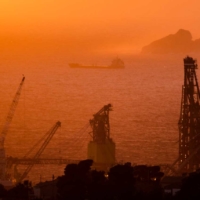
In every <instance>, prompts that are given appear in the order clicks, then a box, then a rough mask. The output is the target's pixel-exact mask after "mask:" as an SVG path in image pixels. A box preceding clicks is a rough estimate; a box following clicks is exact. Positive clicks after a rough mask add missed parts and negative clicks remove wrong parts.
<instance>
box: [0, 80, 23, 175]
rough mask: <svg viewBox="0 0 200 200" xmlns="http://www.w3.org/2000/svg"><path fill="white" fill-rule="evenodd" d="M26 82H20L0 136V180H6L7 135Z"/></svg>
mask: <svg viewBox="0 0 200 200" xmlns="http://www.w3.org/2000/svg"><path fill="white" fill-rule="evenodd" d="M24 80H25V77H23V78H22V80H21V82H20V85H19V87H18V89H17V92H16V94H15V96H14V98H13V101H12V104H11V106H10V109H9V112H8V115H7V117H6V123H5V124H4V126H3V129H2V132H1V134H0V179H5V170H6V154H5V149H4V141H5V137H6V134H7V132H8V129H9V127H10V124H11V121H12V119H13V116H14V113H15V110H16V107H17V104H18V101H19V98H20V94H21V90H22V86H23V84H24Z"/></svg>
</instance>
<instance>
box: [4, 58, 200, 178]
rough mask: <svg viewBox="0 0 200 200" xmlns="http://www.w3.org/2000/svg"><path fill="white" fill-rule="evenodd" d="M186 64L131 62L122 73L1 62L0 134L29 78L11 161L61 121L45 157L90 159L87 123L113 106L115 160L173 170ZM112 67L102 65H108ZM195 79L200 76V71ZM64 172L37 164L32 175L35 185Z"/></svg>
mask: <svg viewBox="0 0 200 200" xmlns="http://www.w3.org/2000/svg"><path fill="white" fill-rule="evenodd" d="M185 56H186V55H185ZM183 58H184V57H179V58H177V59H172V60H168V59H167V58H166V59H162V60H160V61H158V60H156V59H150V58H146V59H143V58H142V57H139V58H137V59H136V58H135V57H134V56H133V57H132V58H129V59H126V58H125V59H124V58H122V59H123V60H124V62H125V65H126V67H125V68H124V69H107V70H101V69H72V68H70V67H69V66H68V62H71V60H69V61H67V60H66V62H63V60H62V61H60V60H59V59H57V60H54V61H52V59H50V60H49V61H46V60H45V61H41V60H35V61H32V62H16V63H13V62H11V61H8V62H5V63H2V64H1V66H0V88H1V90H0V96H1V98H0V113H1V114H0V122H1V127H0V128H1V130H2V126H3V124H4V123H5V119H6V116H7V113H8V110H9V107H10V105H11V102H12V100H13V97H14V95H15V93H16V91H17V88H18V87H19V83H20V81H21V79H22V76H23V75H24V76H25V77H26V79H25V83H24V86H23V89H22V92H21V96H20V100H19V103H18V106H17V108H16V111H15V113H14V117H13V121H12V123H11V126H10V129H9V131H8V134H7V137H6V141H5V147H6V153H7V155H8V156H13V157H23V156H24V155H25V154H26V152H28V150H29V149H30V148H31V147H32V146H33V144H34V143H35V142H37V141H38V140H39V139H40V138H41V137H42V136H43V135H44V134H45V133H46V132H47V131H48V130H49V129H50V128H51V127H52V126H53V125H54V124H55V123H56V122H57V121H61V128H59V129H58V130H57V132H56V133H55V135H54V137H53V138H52V140H51V142H50V143H49V145H48V146H47V148H46V150H45V151H44V153H43V155H42V157H43V158H68V159H73V160H81V159H85V158H87V144H88V142H89V141H90V139H91V137H90V135H89V134H88V133H89V132H91V128H90V127H89V126H87V125H89V120H90V119H92V117H93V114H95V113H96V112H98V111H99V110H100V109H101V108H102V107H103V106H104V105H106V104H108V103H111V104H112V105H113V111H111V112H110V126H111V137H112V139H113V140H114V141H115V143H116V159H117V161H118V162H121V161H123V162H127V161H129V162H132V163H137V164H152V165H154V164H161V163H162V164H163V163H168V164H171V163H172V162H173V161H174V160H175V159H176V158H177V156H178V143H177V142H178V134H179V133H178V125H177V123H178V119H179V113H180V102H181V87H182V84H183V75H184V74H183V73H184V71H183ZM195 58H196V57H195ZM110 59H112V58H110ZM110 61H111V60H109V59H107V60H101V62H102V63H103V64H110V63H109V62H110ZM75 62H76V61H75ZM102 63H99V64H102ZM83 64H84V63H83ZM87 64H93V63H89V62H88V63H87ZM197 77H200V72H199V71H198V70H197ZM85 127H88V128H87V129H86V128H85ZM38 148H39V147H38ZM64 167H65V166H63V165H62V166H53V165H43V166H35V167H34V168H33V170H32V171H31V172H30V175H29V177H30V178H31V177H34V178H35V177H36V176H37V177H36V178H35V179H36V181H39V175H38V174H42V176H43V180H47V179H51V176H52V174H55V175H56V176H57V175H62V174H63V169H64ZM38 169H39V172H38ZM36 173H37V175H36Z"/></svg>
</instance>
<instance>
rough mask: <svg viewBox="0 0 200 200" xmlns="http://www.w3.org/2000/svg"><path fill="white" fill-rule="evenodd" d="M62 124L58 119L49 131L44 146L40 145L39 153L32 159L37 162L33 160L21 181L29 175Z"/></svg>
mask: <svg viewBox="0 0 200 200" xmlns="http://www.w3.org/2000/svg"><path fill="white" fill-rule="evenodd" d="M60 126H61V122H60V121H58V122H56V124H55V125H54V126H53V127H52V128H51V129H50V130H49V131H48V136H47V138H46V139H45V141H44V143H43V144H42V146H41V147H40V149H39V150H38V151H37V153H36V154H35V156H34V157H33V158H32V160H34V161H35V162H32V163H31V165H29V166H28V167H27V168H26V170H25V171H24V173H23V174H22V176H21V177H20V179H19V182H20V181H22V180H23V179H24V178H25V177H26V176H27V175H28V173H29V172H30V171H31V169H32V168H33V166H34V165H35V163H36V162H37V159H38V158H39V157H40V155H41V154H42V153H43V151H44V150H45V148H46V146H47V145H48V144H49V142H50V140H51V139H52V137H53V135H54V134H55V133H56V131H57V129H58V128H59V127H60Z"/></svg>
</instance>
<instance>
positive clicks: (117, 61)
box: [69, 57, 125, 69]
mask: <svg viewBox="0 0 200 200" xmlns="http://www.w3.org/2000/svg"><path fill="white" fill-rule="evenodd" d="M69 66H70V67H71V68H90V69H96V68H98V69H120V68H124V67H125V65H124V62H123V61H122V60H121V59H120V58H118V57H117V58H115V59H114V60H113V61H112V62H111V64H110V65H108V66H102V65H81V64H79V63H69Z"/></svg>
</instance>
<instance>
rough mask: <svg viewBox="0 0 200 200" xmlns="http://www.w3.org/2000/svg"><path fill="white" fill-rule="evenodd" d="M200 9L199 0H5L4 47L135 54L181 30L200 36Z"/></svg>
mask: <svg viewBox="0 0 200 200" xmlns="http://www.w3.org/2000/svg"><path fill="white" fill-rule="evenodd" d="M199 8H200V1H199V0H123V1H122V0H115V1H114V0H106V1H102V0H0V27H1V29H0V36H1V38H0V39H1V40H0V42H1V43H0V45H1V46H0V47H1V51H2V50H4V48H5V49H9V51H10V50H12V49H15V50H16V49H17V50H20V51H23V50H25V49H26V50H27V49H29V47H30V48H31V47H33V46H34V45H37V46H38V47H39V46H41V47H43V48H42V49H43V50H44V49H45V48H46V47H48V49H49V48H50V49H51V48H54V47H56V48H57V49H60V50H61V49H62V51H64V50H66V51H68V52H70V51H71V52H75V51H85V52H86V51H96V52H101V51H105V52H116V53H132V52H133V53H134V52H139V51H140V49H141V47H142V46H144V45H146V44H149V43H150V42H151V41H152V40H155V39H159V38H161V37H163V36H166V35H168V34H170V33H175V32H177V31H178V29H180V28H183V29H186V30H190V31H191V33H192V35H193V39H197V38H200V26H199V22H200V12H199ZM35 41H37V42H35Z"/></svg>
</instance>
